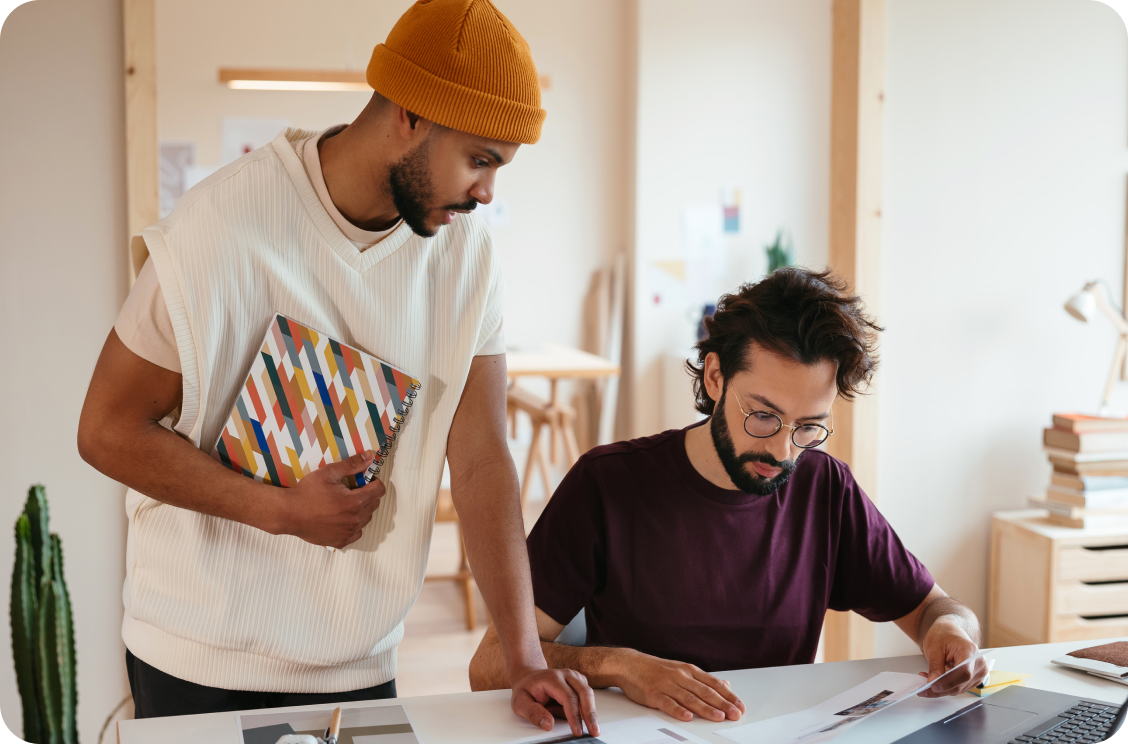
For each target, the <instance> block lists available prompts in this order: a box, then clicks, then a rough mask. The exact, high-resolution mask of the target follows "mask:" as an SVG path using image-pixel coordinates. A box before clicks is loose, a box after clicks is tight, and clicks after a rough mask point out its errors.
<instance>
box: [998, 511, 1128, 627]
mask: <svg viewBox="0 0 1128 744" xmlns="http://www.w3.org/2000/svg"><path fill="white" fill-rule="evenodd" d="M1046 514H1047V512H1046V511H1045V510H1042V509H1030V510H1025V511H1013V512H998V513H996V514H994V515H993V516H992V519H991V553H990V575H989V579H988V582H989V583H988V608H987V644H988V645H989V646H996V647H997V646H1017V645H1023V644H1030V643H1056V642H1058V641H1078V640H1090V639H1093V640H1095V639H1101V638H1111V637H1114V636H1124V635H1128V519H1123V520H1119V519H1118V520H1109V521H1108V523H1106V524H1102V525H1100V526H1093V527H1085V528H1080V529H1073V528H1070V527H1059V526H1057V525H1054V524H1051V523H1050V522H1049V520H1047V519H1046Z"/></svg>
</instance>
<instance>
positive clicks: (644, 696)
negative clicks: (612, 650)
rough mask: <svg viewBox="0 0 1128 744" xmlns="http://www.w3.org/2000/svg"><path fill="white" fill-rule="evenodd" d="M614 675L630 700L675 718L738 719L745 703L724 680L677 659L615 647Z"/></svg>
mask: <svg viewBox="0 0 1128 744" xmlns="http://www.w3.org/2000/svg"><path fill="white" fill-rule="evenodd" d="M617 651H619V652H620V653H618V654H616V656H617V659H616V662H615V665H616V667H618V668H617V669H616V670H615V673H614V679H615V680H616V682H617V683H618V686H619V688H620V689H621V690H622V691H623V693H624V694H626V696H627V697H628V698H630V699H631V700H633V701H634V702H636V703H639V704H641V705H645V706H647V707H649V708H656V709H658V710H660V711H662V712H663V713H665V714H666V715H668V716H672V717H673V718H676V719H678V720H679V721H689V720H692V718H693V716H694V715H698V716H701V717H702V718H704V719H705V720H706V721H723V720H725V719H726V718H727V719H729V720H730V721H738V720H740V717H741V716H742V715H744V712H745V707H744V703H743V702H741V700H740V698H738V697H737V696H736V694H735V693H734V692H733V691H732V690H731V689H730V688H729V684H728V682H726V681H724V680H723V679H719V678H717V677H714V676H713V675H711V674H709V673H708V672H704V671H702V670H701V669H699V668H697V667H695V666H694V665H693V664H684V663H682V662H680V661H667V660H666V659H659V658H658V657H656V656H649V655H647V654H644V653H640V652H638V651H633V650H631V649H617Z"/></svg>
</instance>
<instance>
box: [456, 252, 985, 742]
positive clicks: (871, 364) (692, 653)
mask: <svg viewBox="0 0 1128 744" xmlns="http://www.w3.org/2000/svg"><path fill="white" fill-rule="evenodd" d="M844 289H845V284H844V283H843V282H842V281H841V280H839V279H837V278H836V277H834V276H833V275H830V274H829V273H821V274H817V273H812V272H808V271H805V270H802V269H781V270H778V271H776V272H774V273H773V274H771V275H770V276H768V277H767V278H765V279H764V280H762V281H760V282H759V283H757V284H752V285H745V286H744V287H742V288H741V289H740V291H739V292H737V293H735V294H731V295H726V296H725V297H723V298H721V301H720V304H719V305H718V309H717V312H716V314H715V315H714V316H713V318H712V319H711V320H706V328H707V329H708V332H709V336H708V338H706V339H705V340H704V341H701V342H700V343H699V344H698V345H697V350H698V363H697V364H696V365H689V368H690V371H691V372H692V375H693V378H694V379H693V385H694V391H695V393H696V397H697V409H698V410H699V411H700V412H701V413H704V414H708V415H709V416H710V418H709V419H707V420H706V421H703V422H702V423H700V424H696V425H694V426H690V427H688V428H687V429H681V430H674V431H667V432H663V433H661V434H658V435H655V436H652V437H647V438H644V439H636V440H632V441H629V442H619V443H616V444H611V445H607V446H603V447H597V448H596V449H593V450H592V451H591V452H589V453H587V454H586V455H584V456H583V457H581V458H580V460H579V461H578V462H577V463H576V465H575V467H573V468H572V470H571V472H569V473H568V475H567V477H565V479H564V481H563V482H562V483H561V484H560V487H559V488H558V489H557V491H556V494H555V495H554V496H553V497H552V500H551V501H549V503H548V505H547V507H546V508H545V511H544V513H543V514H542V515H541V517H540V520H539V521H538V522H537V524H536V526H535V527H534V528H533V531H532V534H530V535H529V539H528V547H529V558H530V560H531V564H532V573H533V588H534V595H535V603H536V615H537V625H538V629H539V632H540V637H541V640H542V646H543V648H544V653H545V658H546V659H547V660H548V663H549V665H550V666H552V667H557V668H567V669H573V670H576V671H578V672H580V673H581V674H583V675H586V677H587V679H588V681H589V684H590V685H591V686H592V687H611V686H615V687H619V688H621V689H622V690H623V692H624V693H626V695H627V697H629V698H630V699H631V700H634V701H635V702H637V703H641V704H643V705H647V706H650V707H652V708H658V709H660V710H661V711H663V712H664V713H667V714H668V715H670V716H673V717H674V718H677V719H681V720H684V721H688V720H690V719H691V718H692V717H693V715H694V714H696V715H699V716H702V717H703V718H705V719H706V720H712V721H721V720H724V719H725V718H726V717H727V718H729V719H732V720H736V719H738V718H739V717H740V715H741V714H742V713H743V712H744V705H743V703H742V702H741V701H740V700H739V699H738V698H737V696H736V695H735V694H733V692H732V691H731V690H730V689H729V687H728V685H727V683H725V682H723V681H721V680H719V679H718V678H716V677H714V676H713V675H712V674H710V672H717V671H721V670H725V669H745V668H752V667H769V666H781V665H785V664H809V663H811V662H813V661H814V659H815V651H816V648H817V647H818V643H819V634H820V630H821V628H822V624H823V618H824V616H825V615H826V611H827V610H828V609H830V610H853V611H855V612H857V613H859V614H861V615H862V616H864V617H866V618H868V619H870V620H872V621H874V622H889V621H892V622H895V623H896V624H897V626H898V627H899V628H901V630H903V631H904V632H905V633H906V634H907V635H908V636H909V637H910V638H912V639H913V641H915V642H916V643H918V644H919V645H920V647H921V650H922V651H923V652H924V655H925V657H926V658H927V660H928V667H929V671H928V674H927V676H928V677H929V679H933V678H935V677H937V676H939V675H940V674H941V673H942V672H943V671H945V670H946V669H950V668H951V667H952V666H955V665H956V664H959V663H960V662H962V661H964V660H966V659H967V658H968V657H969V656H971V655H973V654H975V653H976V651H977V650H978V649H977V644H978V643H979V638H980V636H979V623H978V621H977V620H976V617H975V615H974V614H973V613H972V612H971V611H970V610H968V609H967V608H966V607H965V606H963V605H961V604H960V603H958V602H956V601H955V600H954V599H952V598H950V597H948V595H947V594H945V593H944V591H943V590H942V589H941V588H940V587H939V586H937V585H936V583H935V582H934V581H933V580H932V576H931V575H930V574H929V573H928V570H927V569H926V568H925V567H924V566H923V565H922V564H921V563H920V561H918V560H917V559H916V558H915V557H914V556H913V554H912V553H910V552H909V551H908V550H907V549H906V548H905V547H904V546H903V545H902V544H901V541H900V539H898V537H897V535H896V533H895V532H894V531H893V528H892V527H891V526H890V525H889V523H888V522H886V521H885V518H884V517H882V515H881V513H880V512H879V511H878V510H877V508H876V507H874V505H873V503H871V502H870V500H869V499H868V498H867V497H866V495H865V494H864V493H863V492H862V490H861V489H860V488H859V487H858V485H857V483H855V482H854V478H853V476H852V475H851V473H850V469H849V468H848V467H847V466H846V465H844V464H843V463H841V462H839V461H838V460H836V459H834V458H833V457H831V456H830V455H828V454H826V453H825V452H823V451H821V450H819V449H814V448H815V447H817V446H818V445H820V444H822V443H823V442H824V441H826V439H827V437H828V436H830V434H831V432H832V431H833V421H832V418H831V405H832V404H833V403H834V401H835V399H836V397H838V396H841V397H842V398H844V399H846V400H850V399H852V398H853V396H854V395H855V394H856V393H858V392H861V390H862V388H864V387H865V386H866V385H867V384H868V383H869V381H870V378H871V377H872V375H873V372H874V369H875V366H876V363H877V362H876V358H875V355H874V351H875V346H876V338H877V332H878V331H880V330H881V329H880V328H878V327H877V325H876V324H875V323H874V322H873V320H871V319H870V318H868V317H867V316H866V315H865V313H864V309H863V307H862V305H861V301H860V299H859V298H857V297H852V296H848V295H847V294H845V292H844ZM581 610H582V611H583V612H584V616H585V618H586V621H587V645H586V646H585V647H581V648H575V647H570V646H563V645H558V644H555V643H552V641H553V640H554V639H556V638H557V637H558V636H559V634H560V632H561V629H562V628H563V627H564V625H565V624H566V623H567V622H568V621H570V620H571V619H572V618H573V617H574V616H575V615H576V614H577V613H578V612H580V611H581ZM969 666H974V668H973V669H969V668H968V667H965V668H964V669H961V670H959V671H957V672H954V673H953V674H952V675H950V676H949V677H946V678H944V679H943V680H940V681H939V682H937V683H936V685H934V686H933V687H932V688H929V689H928V690H927V691H926V693H925V694H926V695H929V696H940V695H954V694H958V693H960V692H964V691H965V690H967V689H968V688H970V687H971V686H972V685H973V684H977V683H978V682H979V681H980V680H981V679H982V678H983V676H984V674H986V666H985V665H984V663H983V660H982V659H978V660H977V661H976V662H975V663H974V665H969ZM470 683H471V687H472V688H473V689H475V690H482V689H497V688H504V687H508V682H507V680H506V676H505V666H504V663H503V660H502V654H501V648H500V646H499V644H498V640H497V633H496V631H495V630H494V629H493V628H492V627H491V628H490V629H489V631H488V632H487V633H486V636H485V638H484V639H483V640H482V644H481V646H480V647H479V648H478V651H477V653H476V654H475V656H474V659H473V661H472V662H471V665H470Z"/></svg>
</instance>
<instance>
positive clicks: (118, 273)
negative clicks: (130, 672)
mask: <svg viewBox="0 0 1128 744" xmlns="http://www.w3.org/2000/svg"><path fill="white" fill-rule="evenodd" d="M123 106H124V99H123V92H122V51H121V3H120V2H119V0H36V2H33V3H28V4H26V5H23V6H22V7H20V8H17V9H16V10H15V12H14V13H13V14H12V15H11V16H10V17H9V18H8V20H7V23H5V24H4V28H3V32H2V33H0V308H2V310H0V348H3V349H4V350H5V352H6V354H5V360H4V371H3V373H2V374H0V379H2V380H3V384H2V385H0V411H3V412H4V413H3V417H2V418H0V534H3V535H4V536H5V537H3V539H2V541H0V545H3V548H2V549H0V577H2V579H0V587H3V589H2V590H0V591H2V598H0V599H2V605H3V607H4V612H5V614H7V607H8V598H9V581H8V576H10V574H11V570H12V545H13V542H12V539H11V538H10V537H8V535H11V534H12V533H11V532H9V530H10V529H11V525H13V524H14V523H15V521H16V517H17V515H18V514H19V512H20V509H21V508H22V504H23V500H24V498H25V496H26V492H27V487H28V486H29V485H30V484H32V483H36V482H42V483H44V484H45V485H46V486H47V494H48V498H49V500H50V506H51V528H52V530H53V531H55V532H57V533H58V534H59V536H60V537H61V538H62V541H63V551H64V555H65V557H66V566H65V571H66V578H67V583H68V585H69V587H70V595H71V600H72V603H73V608H74V623H75V636H76V638H75V643H76V646H77V650H78V725H79V735H80V736H81V738H82V740H83V741H87V742H94V741H95V738H96V737H97V734H98V731H99V729H100V728H101V725H102V721H103V720H104V719H105V717H106V716H107V715H108V714H109V712H110V710H111V709H112V708H113V707H114V706H115V705H116V704H117V703H118V701H119V700H121V698H122V697H123V696H124V695H125V694H126V692H127V691H128V687H127V684H126V680H125V659H124V654H125V647H124V646H123V645H122V642H121V612H122V610H121V606H122V605H121V585H122V580H123V578H124V565H125V515H124V511H123V507H122V498H123V496H124V489H123V488H122V487H121V486H119V485H118V484H116V483H114V482H113V481H110V480H108V479H107V478H105V477H103V476H102V475H100V474H98V473H97V472H95V471H94V470H93V469H92V468H90V467H89V466H87V465H86V464H85V463H83V462H82V460H81V459H80V458H79V456H78V451H77V447H76V445H75V436H76V432H77V429H78V414H79V410H80V407H81V405H82V400H83V397H84V396H85V393H86V385H87V383H88V382H89V380H90V373H91V371H92V370H93V368H94V361H95V359H96V358H97V355H98V351H99V350H100V349H101V347H102V342H103V341H104V340H105V338H106V334H107V333H108V332H109V329H110V326H111V325H112V324H113V319H114V317H115V315H116V314H117V309H118V306H119V305H120V303H121V302H122V300H123V299H124V298H125V293H126V286H127V278H126V277H127V274H126V271H127V269H126V240H125V195H124V192H125V185H124V157H125V156H124V136H123V131H124V125H123ZM3 627H4V635H5V639H4V640H3V641H2V642H0V648H2V649H3V651H2V652H0V713H2V714H3V718H4V722H5V723H6V724H7V725H8V727H9V728H10V729H12V730H13V731H16V732H19V731H21V730H22V722H21V717H20V704H19V695H18V693H17V691H16V682H15V671H14V669H13V666H12V660H11V644H10V643H9V642H8V640H7V634H8V630H7V628H8V623H7V622H5V623H3Z"/></svg>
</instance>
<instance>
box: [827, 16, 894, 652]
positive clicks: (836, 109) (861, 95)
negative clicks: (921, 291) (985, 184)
mask: <svg viewBox="0 0 1128 744" xmlns="http://www.w3.org/2000/svg"><path fill="white" fill-rule="evenodd" d="M833 14H834V21H833V53H832V57H833V66H832V71H831V107H830V108H831V113H830V118H831V126H830V261H829V263H830V267H831V268H832V269H833V270H834V271H835V272H837V273H838V274H839V275H841V276H842V277H843V278H844V279H846V281H848V282H849V283H850V286H851V288H852V290H853V291H854V292H857V293H858V294H860V295H861V296H862V297H863V299H864V300H865V303H866V308H867V310H868V311H869V312H870V314H872V315H875V316H878V317H880V309H881V308H880V282H881V169H882V118H883V114H882V110H883V106H884V87H885V0H834V6H833ZM877 403H878V401H877V386H876V385H875V386H874V387H873V388H871V391H870V394H869V395H865V396H859V397H858V398H857V399H856V400H855V401H854V403H846V402H844V401H839V402H838V403H837V404H836V405H835V407H834V436H832V437H831V438H830V440H829V441H828V442H827V449H828V450H829V451H830V453H831V454H832V455H834V456H835V457H837V458H839V459H841V460H843V461H845V462H846V463H848V464H849V465H850V468H851V470H853V472H854V477H855V479H857V481H858V484H859V485H861V487H862V488H863V489H864V490H865V491H866V493H867V494H869V496H870V498H872V499H874V500H875V501H876V485H877V427H878V406H877ZM823 647H824V649H825V656H826V660H827V661H844V660H847V659H866V658H870V657H872V656H873V626H872V625H871V624H870V623H869V622H868V621H867V620H865V619H864V618H862V617H860V616H858V615H855V614H853V613H839V612H830V613H828V614H827V617H826V623H825V625H824V646H823Z"/></svg>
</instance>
